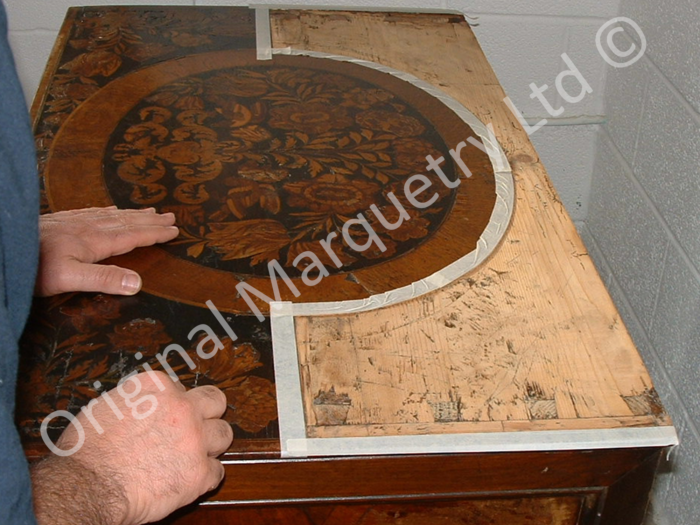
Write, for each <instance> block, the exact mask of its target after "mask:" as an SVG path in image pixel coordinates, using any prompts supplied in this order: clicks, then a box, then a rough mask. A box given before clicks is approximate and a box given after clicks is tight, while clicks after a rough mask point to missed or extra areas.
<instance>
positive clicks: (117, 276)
mask: <svg viewBox="0 0 700 525" xmlns="http://www.w3.org/2000/svg"><path fill="white" fill-rule="evenodd" d="M60 276H61V277H60V282H59V283H58V290H56V291H53V292H54V293H60V292H64V291H74V292H102V293H108V294H113V295H134V294H135V293H136V292H138V291H139V290H140V289H141V284H142V283H141V277H140V276H139V274H137V273H136V272H134V271H132V270H127V269H126V268H120V267H119V266H107V265H102V264H86V263H82V262H79V261H76V260H73V261H66V262H64V263H63V265H62V269H61V272H60Z"/></svg>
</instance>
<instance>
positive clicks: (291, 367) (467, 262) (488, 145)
mask: <svg viewBox="0 0 700 525" xmlns="http://www.w3.org/2000/svg"><path fill="white" fill-rule="evenodd" d="M268 27H269V25H268ZM259 51H260V48H259ZM271 52H272V54H280V55H305V56H311V57H315V58H324V59H330V60H339V61H344V62H351V63H353V64H357V65H361V66H364V67H368V68H372V69H375V70H377V71H381V72H384V73H387V74H390V75H393V76H395V77H397V78H400V79H402V80H404V81H406V82H409V83H411V84H413V85H414V86H416V87H418V88H420V89H423V90H424V91H426V92H428V93H429V94H431V95H432V96H434V97H436V98H438V99H439V100H440V101H442V103H443V104H445V105H446V106H447V107H449V108H450V109H452V110H453V111H454V112H455V113H456V114H457V115H458V116H459V117H460V118H462V119H463V120H464V121H465V122H466V123H467V124H468V125H469V126H470V127H471V128H472V130H473V131H474V132H475V133H476V134H477V135H478V137H479V138H480V139H481V141H482V143H483V149H484V150H485V151H486V153H487V155H488V156H489V158H490V159H491V163H492V165H493V167H494V172H495V179H496V205H495V206H494V210H493V212H492V214H491V218H490V220H489V224H488V226H487V227H486V229H485V230H484V232H483V234H482V236H481V238H480V239H479V240H478V242H477V246H476V248H475V249H474V250H473V251H472V252H471V253H469V254H467V255H465V256H464V257H462V258H460V259H459V260H457V261H455V262H454V263H452V264H450V265H449V266H447V267H445V268H444V269H442V270H441V271H439V272H437V273H435V274H433V275H430V276H428V277H426V278H425V279H421V280H420V281H418V282H415V283H412V284H411V285H409V286H404V287H402V288H398V289H396V290H391V291H389V292H386V293H383V294H378V295H373V296H371V297H368V298H367V299H363V300H354V301H337V302H327V303H295V304H288V305H287V306H284V307H280V308H278V307H277V306H272V305H271V323H272V334H273V335H272V340H273V352H274V362H275V378H276V379H275V380H276V383H277V388H278V396H277V400H278V414H279V426H280V441H281V444H282V455H283V456H307V455H311V456H322V455H338V454H341V455H354V454H372V453H379V454H398V453H411V452H456V451H459V452H464V451H469V450H472V449H476V448H478V443H480V442H481V441H479V439H478V438H475V437H474V436H477V435H470V436H467V437H464V435H445V436H402V437H401V438H380V437H372V438H357V439H348V438H333V439H311V440H309V439H306V419H305V417H304V405H303V399H302V394H301V375H300V370H299V360H298V354H297V346H296V339H295V334H294V316H297V315H333V314H343V313H354V312H362V311H369V310H374V309H377V308H382V307H385V306H388V305H390V304H395V303H398V302H402V301H406V300H408V299H412V298H415V297H419V296H421V295H423V294H426V293H428V292H431V291H433V290H437V289H439V288H441V287H443V286H445V285H447V284H449V283H450V282H452V281H453V280H455V279H457V278H459V277H461V276H462V275H464V274H466V273H467V272H468V271H470V270H472V269H473V268H475V267H477V266H478V265H479V264H481V263H482V262H483V261H484V260H485V259H486V257H487V256H488V255H489V253H490V251H491V250H492V249H493V248H494V247H495V246H496V245H497V244H498V241H499V240H500V238H501V237H502V236H503V234H504V232H505V230H506V227H507V226H508V223H509V222H510V217H511V214H512V210H513V203H514V185H513V177H512V173H511V170H510V166H509V164H508V160H507V158H506V156H505V153H504V152H503V149H502V148H501V146H500V144H499V143H498V141H497V140H496V138H495V136H494V133H493V131H492V129H490V128H489V127H487V126H485V125H484V124H483V123H482V122H481V121H480V120H479V119H478V118H477V117H476V116H475V115H474V114H473V113H471V112H470V111H469V110H468V109H467V108H466V107H464V106H463V105H462V104H461V103H460V102H458V101H457V100H455V99H454V98H452V97H450V96H448V95H447V94H446V93H444V92H443V91H441V90H440V89H438V88H436V87H435V86H433V85H431V84H429V83H427V82H425V81H423V80H420V79H418V78H417V77H415V76H413V75H410V74H408V73H405V72H402V71H398V70H395V69H392V68H389V67H386V66H383V65H381V64H377V63H375V62H369V61H367V60H359V59H355V58H351V57H346V56H340V55H329V54H326V53H319V52H314V51H302V50H298V49H291V48H284V49H272V50H271ZM465 139H467V137H465ZM472 140H474V139H472ZM273 304H275V303H273ZM537 434H538V435H540V433H537ZM478 436H490V434H479V435H478ZM507 436H508V437H507V438H502V439H505V440H506V441H505V442H504V443H506V442H509V440H512V439H513V437H514V436H515V434H512V433H511V434H507ZM397 439H398V441H397ZM489 439H490V440H493V439H495V438H493V437H492V438H489ZM533 439H534V438H533ZM486 441H487V442H488V440H486ZM492 446H493V447H495V448H493V450H498V449H500V447H502V446H505V445H504V444H502V443H494V444H493V445H492Z"/></svg>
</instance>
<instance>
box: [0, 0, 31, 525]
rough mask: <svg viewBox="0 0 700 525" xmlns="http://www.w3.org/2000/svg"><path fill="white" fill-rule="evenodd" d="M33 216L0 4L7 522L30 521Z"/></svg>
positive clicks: (1, 346)
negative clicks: (26, 424)
mask: <svg viewBox="0 0 700 525" xmlns="http://www.w3.org/2000/svg"><path fill="white" fill-rule="evenodd" d="M38 214H39V202H38V176H37V171H36V153H35V150H34V142H33V138H32V133H31V126H30V123H29V115H28V113H27V108H26V104H25V102H24V97H23V95H22V90H21V88H20V85H19V81H18V79H17V74H16V71H15V66H14V61H13V59H12V54H11V52H10V47H9V45H8V41H7V19H6V15H5V9H4V6H3V5H2V3H1V2H0V523H2V524H8V525H20V524H21V525H35V523H36V520H35V518H34V513H33V511H32V495H31V483H30V478H29V471H28V468H27V461H26V459H25V457H24V453H23V451H22V447H21V446H20V441H19V435H18V433H17V429H16V427H15V425H14V407H15V388H16V383H17V361H18V341H19V338H20V336H21V334H22V330H23V329H24V324H25V322H26V319H27V316H28V314H29V308H30V306H31V298H32V291H33V289H34V279H35V277H36V265H37V262H38V232H37V230H38ZM22 387H23V385H20V388H22Z"/></svg>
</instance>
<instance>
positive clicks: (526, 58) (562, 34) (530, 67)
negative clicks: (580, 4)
mask: <svg viewBox="0 0 700 525" xmlns="http://www.w3.org/2000/svg"><path fill="white" fill-rule="evenodd" d="M478 22H479V26H478V27H475V28H474V32H475V33H476V36H477V38H478V40H479V43H480V44H481V47H482V48H483V50H484V53H485V54H486V57H487V58H488V59H489V62H490V63H491V66H492V67H493V69H494V71H495V72H496V75H497V76H498V80H499V81H500V82H501V84H502V85H503V88H504V89H505V91H506V94H507V95H508V96H509V97H510V98H511V99H512V100H513V102H514V103H515V105H516V106H517V108H518V109H519V110H520V112H521V113H522V114H523V115H524V116H525V117H549V114H548V113H547V112H546V111H545V109H544V107H543V105H542V103H541V102H540V101H539V100H537V99H532V98H530V94H531V93H532V90H531V89H530V84H531V83H533V82H534V83H535V84H537V86H542V85H544V84H547V85H548V86H549V89H548V90H547V91H545V93H544V96H545V97H547V100H549V101H550V103H551V104H555V103H556V102H557V99H558V94H557V91H556V88H555V87H554V80H555V79H556V77H557V75H558V74H559V73H560V72H561V70H562V69H561V54H562V53H564V52H565V51H566V30H567V24H566V23H565V22H564V21H562V20H551V21H548V20H546V19H543V20H537V21H535V20H528V21H527V23H523V21H518V20H517V19H510V18H507V19H503V18H501V17H498V16H482V17H480V19H479V20H478Z"/></svg>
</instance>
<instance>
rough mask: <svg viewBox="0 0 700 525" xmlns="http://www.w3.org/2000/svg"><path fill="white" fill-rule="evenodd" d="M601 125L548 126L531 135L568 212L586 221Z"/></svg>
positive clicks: (576, 219) (573, 216) (575, 219)
mask: <svg viewBox="0 0 700 525" xmlns="http://www.w3.org/2000/svg"><path fill="white" fill-rule="evenodd" d="M597 130H598V126H595V125H593V126H545V127H543V128H541V129H539V130H538V131H536V132H535V133H533V134H532V135H531V136H530V140H532V143H533V144H534V145H535V148H536V149H537V153H538V154H539V156H540V160H542V162H543V163H544V166H545V168H547V173H549V176H550V178H551V179H552V182H553V183H554V187H555V188H556V189H557V191H558V192H559V197H560V198H561V201H562V203H563V204H564V207H565V208H566V211H568V212H569V215H571V218H572V219H573V220H574V221H582V220H585V219H586V216H587V213H588V200H589V194H590V187H591V173H593V161H594V149H595V141H596V135H597Z"/></svg>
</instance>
